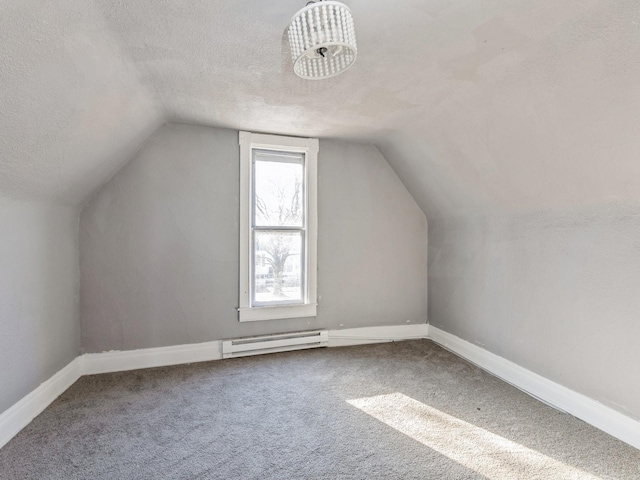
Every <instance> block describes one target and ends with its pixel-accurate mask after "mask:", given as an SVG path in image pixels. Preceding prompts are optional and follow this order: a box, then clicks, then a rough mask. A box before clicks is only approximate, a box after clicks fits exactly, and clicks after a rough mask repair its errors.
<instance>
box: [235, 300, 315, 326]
mask: <svg viewBox="0 0 640 480" xmlns="http://www.w3.org/2000/svg"><path fill="white" fill-rule="evenodd" d="M316 309H317V305H316V304H315V303H306V304H304V305H287V306H282V305H278V306H274V307H253V308H251V307H244V308H239V309H238V313H239V320H240V321H241V322H256V321H260V320H278V319H284V318H302V317H315V316H316Z"/></svg>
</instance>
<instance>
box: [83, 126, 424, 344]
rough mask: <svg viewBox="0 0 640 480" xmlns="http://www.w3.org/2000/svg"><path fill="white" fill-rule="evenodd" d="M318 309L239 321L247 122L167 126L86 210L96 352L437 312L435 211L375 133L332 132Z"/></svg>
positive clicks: (325, 164)
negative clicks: (367, 138) (430, 299)
mask: <svg viewBox="0 0 640 480" xmlns="http://www.w3.org/2000/svg"><path fill="white" fill-rule="evenodd" d="M318 174H319V194H318V195H319V196H318V204H319V207H318V215H319V237H318V295H319V307H318V317H317V318H316V319H292V320H271V321H265V322H249V323H242V324H240V323H239V322H238V320H237V312H236V310H235V309H236V307H237V305H238V235H239V233H238V218H239V212H238V210H239V147H238V132H237V131H232V130H220V129H212V128H207V127H198V126H191V125H178V124H169V125H166V126H164V127H163V128H161V129H160V130H159V131H158V133H157V134H156V135H155V136H154V137H153V138H152V139H151V140H150V142H149V143H148V144H147V145H146V146H145V147H144V148H143V149H142V151H141V152H140V153H139V155H138V156H137V157H136V158H135V159H134V160H133V161H132V162H131V163H130V164H128V165H127V166H126V167H125V168H124V169H123V170H121V171H120V172H119V173H118V174H117V175H116V176H115V177H114V178H112V179H111V180H110V181H109V182H108V183H107V184H106V185H105V186H104V187H103V188H102V189H101V190H100V191H99V192H98V193H97V194H96V195H95V196H94V197H93V198H92V199H91V200H90V202H89V203H88V204H87V205H86V206H85V208H84V209H83V211H82V213H81V219H80V267H81V275H82V282H81V321H82V345H83V349H84V350H85V351H88V352H99V351H105V350H111V349H115V350H126V349H135V348H146V347H158V346H165V345H175V344H187V343H197V342H204V341H209V340H217V339H222V338H233V337H238V336H247V335H255V334H267V333H274V332H283V331H292V330H304V329H309V328H316V327H318V328H320V327H321V328H332V329H333V328H351V327H363V326H373V325H393V324H406V323H424V322H425V321H426V313H427V312H426V308H427V306H426V288H427V270H426V267H427V260H426V256H427V221H426V218H425V216H424V214H423V213H422V211H421V210H420V208H419V207H418V206H417V204H416V203H415V202H414V200H413V198H412V197H411V196H410V195H409V193H408V192H407V190H406V189H405V187H404V186H403V185H402V183H401V182H400V181H399V180H398V178H397V177H396V175H395V174H394V172H393V171H392V169H391V168H390V167H389V165H388V164H387V163H386V161H385V160H384V158H383V157H382V155H381V154H380V153H379V151H378V150H377V149H376V148H375V147H372V146H366V145H359V144H350V143H344V142H329V141H321V142H320V153H319V157H318Z"/></svg>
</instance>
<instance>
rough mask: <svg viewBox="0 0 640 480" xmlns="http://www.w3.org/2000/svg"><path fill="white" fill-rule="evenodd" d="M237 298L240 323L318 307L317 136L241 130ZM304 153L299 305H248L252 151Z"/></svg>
mask: <svg viewBox="0 0 640 480" xmlns="http://www.w3.org/2000/svg"><path fill="white" fill-rule="evenodd" d="M239 143H240V299H239V308H238V313H239V315H238V319H239V320H240V321H241V322H252V321H258V320H275V319H283V318H303V317H315V316H316V310H317V303H316V302H317V300H316V299H317V270H318V268H317V265H318V262H317V241H318V207H317V197H318V189H317V184H318V139H317V138H298V137H283V136H280V135H266V134H258V133H250V132H240V134H239ZM254 149H256V150H274V151H279V152H292V153H303V154H304V156H305V162H304V177H305V178H304V182H305V186H304V189H303V190H304V192H305V196H306V198H305V202H304V204H305V205H306V212H305V219H306V225H305V227H306V235H305V248H304V251H305V252H306V265H305V271H306V282H305V286H306V292H303V293H304V301H303V303H302V304H295V305H268V306H252V305H251V291H252V288H251V281H252V268H253V267H252V265H251V259H252V258H253V256H252V251H251V249H252V248H253V245H252V242H251V238H252V218H253V216H252V212H251V208H252V206H253V200H252V199H253V191H252V189H253V185H252V183H253V182H252V178H253V150H254Z"/></svg>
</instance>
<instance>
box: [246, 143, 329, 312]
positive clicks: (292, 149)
mask: <svg viewBox="0 0 640 480" xmlns="http://www.w3.org/2000/svg"><path fill="white" fill-rule="evenodd" d="M317 150H318V141H317V140H315V139H303V138H293V137H279V136H274V135H259V134H251V133H247V132H241V133H240V157H241V202H240V203H241V205H240V209H241V228H240V243H241V245H240V248H241V252H240V274H241V281H240V308H239V312H240V321H251V320H268V319H276V318H296V317H308V316H315V314H316V259H315V255H316V235H317V233H316V232H317V228H316V223H317V222H316V218H317V214H316V177H317V175H316V169H317V167H316V162H317Z"/></svg>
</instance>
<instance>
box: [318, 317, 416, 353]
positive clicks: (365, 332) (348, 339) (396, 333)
mask: <svg viewBox="0 0 640 480" xmlns="http://www.w3.org/2000/svg"><path fill="white" fill-rule="evenodd" d="M428 327H429V326H428V325H427V324H426V323H419V324H409V325H392V326H386V327H362V328H346V329H344V330H329V346H330V347H346V346H349V345H365V344H369V343H383V342H397V341H400V340H411V339H417V338H427V333H428V331H429V330H428Z"/></svg>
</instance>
